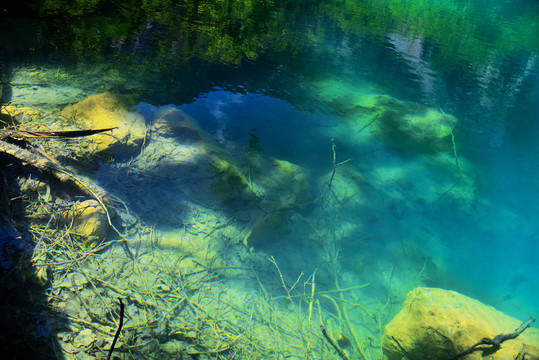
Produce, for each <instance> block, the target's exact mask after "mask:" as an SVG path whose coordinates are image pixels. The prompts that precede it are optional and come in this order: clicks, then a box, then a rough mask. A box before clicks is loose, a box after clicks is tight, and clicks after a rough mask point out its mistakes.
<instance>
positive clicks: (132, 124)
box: [61, 92, 146, 155]
mask: <svg viewBox="0 0 539 360" xmlns="http://www.w3.org/2000/svg"><path fill="white" fill-rule="evenodd" d="M61 115H62V116H64V117H65V118H71V119H73V121H74V122H75V123H76V125H77V126H78V127H80V128H81V129H103V128H116V129H114V130H112V132H105V133H102V134H97V135H92V136H89V137H87V138H84V139H80V144H81V150H82V151H83V152H86V153H90V154H97V153H101V152H111V151H113V152H116V153H120V154H122V155H125V154H128V153H133V152H136V151H137V150H139V149H140V146H141V145H142V142H143V140H144V137H145V136H146V120H145V119H144V118H143V117H142V115H140V114H138V113H137V112H131V111H129V104H128V101H127V100H126V97H124V96H120V95H115V94H112V93H110V92H104V93H101V94H96V95H91V96H88V97H87V98H85V99H83V100H81V101H79V102H78V103H76V104H74V105H70V106H67V107H66V108H64V109H63V110H62V112H61Z"/></svg>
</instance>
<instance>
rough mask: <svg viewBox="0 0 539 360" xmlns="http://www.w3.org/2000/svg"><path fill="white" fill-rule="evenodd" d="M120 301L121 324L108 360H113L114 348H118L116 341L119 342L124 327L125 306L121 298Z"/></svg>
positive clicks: (111, 346)
mask: <svg viewBox="0 0 539 360" xmlns="http://www.w3.org/2000/svg"><path fill="white" fill-rule="evenodd" d="M118 301H119V302H120V323H119V324H118V330H116V334H115V335H114V339H113V340H112V344H111V345H110V349H109V353H108V354H107V360H110V359H111V356H112V352H113V351H114V346H116V341H118V337H119V336H120V332H121V331H122V326H123V325H124V309H125V306H124V303H123V302H122V299H121V298H118Z"/></svg>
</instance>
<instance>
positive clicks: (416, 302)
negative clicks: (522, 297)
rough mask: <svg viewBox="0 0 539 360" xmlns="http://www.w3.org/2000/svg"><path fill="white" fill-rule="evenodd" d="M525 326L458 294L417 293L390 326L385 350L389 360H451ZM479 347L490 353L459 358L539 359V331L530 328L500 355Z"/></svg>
mask: <svg viewBox="0 0 539 360" xmlns="http://www.w3.org/2000/svg"><path fill="white" fill-rule="evenodd" d="M523 320H526V319H523ZM522 322H523V321H520V320H516V319H514V318H512V317H510V316H508V315H506V314H504V313H502V312H500V311H497V310H496V309H494V308H493V307H491V306H487V305H485V304H483V303H481V302H479V301H477V300H474V299H471V298H469V297H467V296H464V295H462V294H459V293H457V292H455V291H449V290H442V289H435V288H417V289H415V290H413V291H411V292H410V293H409V294H408V296H407V297H406V301H405V302H404V304H403V305H402V310H401V311H400V312H399V313H398V314H397V315H396V316H395V317H394V318H393V320H392V321H391V322H390V323H389V324H388V325H387V326H386V328H385V331H384V337H383V339H382V346H383V350H384V354H385V355H386V356H387V358H388V359H389V360H401V359H414V360H438V359H439V360H447V359H451V358H452V357H454V356H456V355H458V354H460V353H462V352H464V351H466V350H468V349H469V348H471V347H472V346H474V345H475V344H476V343H478V342H479V341H481V339H483V338H489V339H493V338H495V337H496V336H497V335H500V334H510V333H512V332H513V331H515V330H516V329H518V328H519V327H520V326H521V324H522ZM481 348H484V349H487V350H486V351H480V350H477V351H474V352H472V353H471V354H469V355H467V356H465V357H461V359H466V360H479V359H481V360H486V359H488V360H508V359H511V360H513V359H516V360H531V359H539V331H538V330H537V329H535V328H527V329H526V330H524V331H523V332H522V333H521V334H520V335H519V336H518V337H517V338H515V339H511V340H507V341H504V342H503V343H502V344H501V346H500V348H499V349H497V350H496V351H493V349H491V348H490V347H489V346H481Z"/></svg>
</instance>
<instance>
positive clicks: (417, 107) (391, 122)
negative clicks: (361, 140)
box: [376, 95, 457, 152]
mask: <svg viewBox="0 0 539 360" xmlns="http://www.w3.org/2000/svg"><path fill="white" fill-rule="evenodd" d="M377 100H378V101H377V102H376V108H377V109H378V119H377V125H378V128H379V129H380V132H379V135H380V136H381V139H382V140H383V141H384V142H385V143H386V145H388V146H391V147H394V148H398V149H399V150H403V151H408V152H425V151H427V152H430V151H438V150H444V151H447V150H449V151H450V150H451V141H450V140H448V139H445V138H447V137H449V136H450V135H451V134H452V133H453V129H454V128H455V126H456V125H457V119H456V118H455V117H454V116H452V115H449V114H445V113H443V112H441V111H440V110H437V109H434V108H431V107H428V106H425V105H422V104H419V103H415V102H410V101H401V100H397V99H395V98H392V97H390V96H385V95H380V96H379V97H378V98H377Z"/></svg>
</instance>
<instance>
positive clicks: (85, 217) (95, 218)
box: [65, 200, 109, 245]
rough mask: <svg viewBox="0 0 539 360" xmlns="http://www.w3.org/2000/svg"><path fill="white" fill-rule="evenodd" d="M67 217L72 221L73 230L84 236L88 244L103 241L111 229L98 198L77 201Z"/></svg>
mask: <svg viewBox="0 0 539 360" xmlns="http://www.w3.org/2000/svg"><path fill="white" fill-rule="evenodd" d="M65 217H66V220H67V221H69V222H70V223H71V231H72V232H73V233H75V234H77V235H80V236H82V237H83V238H84V239H85V242H86V245H91V244H96V243H101V242H102V241H103V240H104V239H105V237H106V235H107V232H108V230H109V223H108V219H107V215H106V213H105V210H103V208H102V207H101V205H100V204H99V203H98V202H97V201H96V200H86V201H83V202H79V203H76V204H75V205H74V206H73V208H72V209H71V210H69V211H68V212H67V213H66V214H65Z"/></svg>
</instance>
